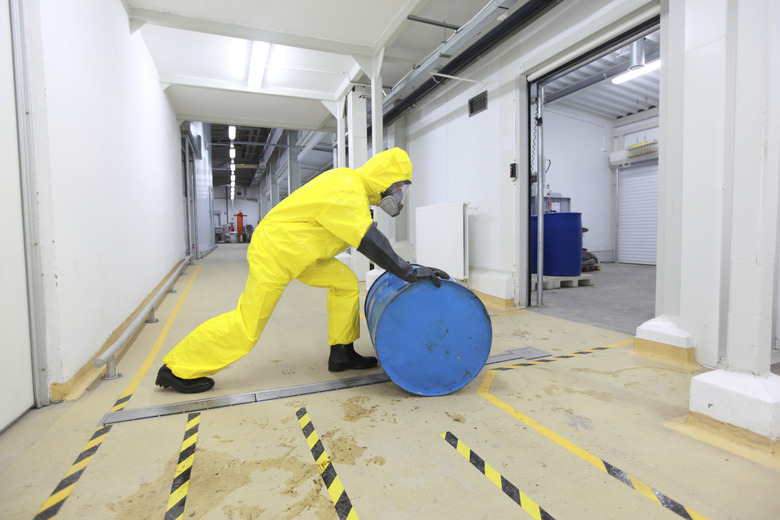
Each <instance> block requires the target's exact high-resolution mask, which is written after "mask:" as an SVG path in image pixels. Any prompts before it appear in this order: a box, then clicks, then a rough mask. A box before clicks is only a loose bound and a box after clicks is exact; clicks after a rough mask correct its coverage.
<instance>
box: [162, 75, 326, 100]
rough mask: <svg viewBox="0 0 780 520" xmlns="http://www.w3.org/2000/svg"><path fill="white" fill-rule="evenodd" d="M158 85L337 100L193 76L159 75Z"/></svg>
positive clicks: (323, 93)
mask: <svg viewBox="0 0 780 520" xmlns="http://www.w3.org/2000/svg"><path fill="white" fill-rule="evenodd" d="M160 83H161V84H163V85H164V86H165V88H167V87H168V86H169V85H183V86H186V87H200V88H209V89H215V90H231V91H233V92H246V93H249V94H260V95H266V96H279V97H292V98H300V99H313V100H316V101H335V100H336V99H337V98H336V96H335V95H334V94H333V92H328V91H324V90H301V89H293V88H279V87H260V88H252V87H249V86H248V85H246V84H245V83H237V82H233V81H224V80H218V79H209V78H199V77H195V76H183V75H180V74H161V75H160Z"/></svg>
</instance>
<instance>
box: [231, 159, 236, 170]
mask: <svg viewBox="0 0 780 520" xmlns="http://www.w3.org/2000/svg"><path fill="white" fill-rule="evenodd" d="M230 171H231V172H234V171H236V163H234V162H232V161H231V163H230Z"/></svg>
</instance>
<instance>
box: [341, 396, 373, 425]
mask: <svg viewBox="0 0 780 520" xmlns="http://www.w3.org/2000/svg"><path fill="white" fill-rule="evenodd" d="M368 401H370V399H369V398H368V397H365V396H356V397H351V398H349V399H347V400H346V401H344V402H343V403H341V406H342V407H343V408H344V420H345V421H349V422H356V421H359V420H361V419H366V418H370V417H371V416H373V414H374V412H376V410H377V409H378V408H379V406H378V405H374V406H371V407H370V408H367V407H366V406H365V404H366V403H367V402H368Z"/></svg>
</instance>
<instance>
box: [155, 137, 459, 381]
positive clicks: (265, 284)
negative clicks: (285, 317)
mask: <svg viewBox="0 0 780 520" xmlns="http://www.w3.org/2000/svg"><path fill="white" fill-rule="evenodd" d="M411 180H412V163H411V161H410V160H409V156H408V155H407V154H406V152H404V151H403V150H401V149H399V148H393V149H391V150H387V151H384V152H381V153H378V154H376V155H375V156H374V157H372V158H371V159H370V160H369V161H368V162H367V163H366V164H365V165H364V166H363V167H361V168H358V169H357V170H352V169H349V168H337V169H333V170H330V171H328V172H325V173H323V174H321V175H319V176H318V177H316V178H315V179H313V180H312V181H310V182H309V183H307V184H306V185H304V186H302V187H301V188H299V189H298V190H296V191H294V192H293V193H291V194H290V196H289V197H287V198H286V199H284V200H283V201H282V202H280V203H279V204H278V205H277V206H276V207H274V208H273V209H272V210H271V211H269V212H268V214H267V215H266V216H265V218H264V219H263V220H262V221H261V222H260V224H258V226H257V229H255V231H254V233H253V234H252V240H251V242H250V244H249V250H248V252H247V261H248V262H249V277H248V279H247V282H246V287H245V288H244V292H243V294H241V297H240V298H239V300H238V307H237V308H236V309H234V310H232V311H230V312H227V313H225V314H222V315H220V316H217V317H215V318H212V319H210V320H208V321H206V322H204V323H203V324H201V325H200V326H199V327H197V328H196V329H195V330H194V331H192V332H191V333H190V334H189V335H188V336H187V337H185V338H184V339H183V340H182V341H181V342H180V343H179V344H178V345H176V346H175V347H174V348H173V350H171V352H170V353H168V355H167V356H165V357H164V358H163V363H164V365H163V366H162V367H161V368H160V370H159V371H158V373H157V380H156V384H157V385H158V386H161V387H163V388H168V387H172V388H173V389H175V390H178V391H179V392H183V393H197V392H204V391H206V390H209V389H210V388H211V387H213V386H214V380H213V379H211V378H210V377H208V376H210V375H213V374H216V373H217V372H219V371H220V370H222V369H223V368H225V367H226V366H228V365H230V364H231V363H233V362H235V361H237V360H238V359H240V358H242V357H243V356H245V355H246V354H247V353H248V352H249V351H250V350H252V348H253V347H254V346H255V343H257V341H258V339H259V338H260V334H261V333H262V331H263V328H264V327H265V324H266V323H267V322H268V319H269V318H270V316H271V313H272V312H273V310H274V307H275V306H276V303H277V302H278V301H279V298H280V297H281V295H282V292H283V291H284V289H285V287H286V286H287V284H288V283H290V281H292V280H293V279H298V280H300V281H301V282H303V283H305V284H307V285H311V286H314V287H322V288H327V289H328V296H327V308H328V344H329V345H330V357H329V358H328V369H329V370H330V371H331V372H340V371H342V370H347V369H365V368H373V367H375V366H376V365H377V359H376V358H375V357H364V356H361V355H360V354H358V353H356V352H355V349H354V346H353V342H354V341H355V340H356V339H357V338H358V337H359V336H360V323H359V319H360V318H359V302H358V299H359V290H358V280H357V277H356V276H355V274H354V273H353V272H352V271H351V270H350V269H349V268H348V267H347V266H345V265H344V264H343V263H342V262H340V261H339V260H336V259H335V258H334V257H335V256H336V255H337V254H339V253H341V252H342V251H344V250H345V249H346V248H347V247H349V246H352V247H356V248H357V250H358V251H359V252H361V253H362V254H364V255H365V256H366V257H368V258H369V259H370V260H371V261H373V262H374V263H375V264H376V265H378V266H379V267H382V268H383V269H385V270H387V271H389V272H390V273H392V274H394V275H396V276H398V277H399V278H401V279H403V280H406V281H408V282H415V281H420V280H430V281H431V282H433V283H434V284H435V285H436V286H437V287H438V286H440V285H441V283H440V282H439V278H445V279H446V278H449V276H448V275H447V273H445V272H443V271H441V270H439V269H435V268H428V267H421V266H418V267H416V268H414V267H412V266H411V265H410V264H409V263H408V262H406V261H405V260H403V259H402V258H400V257H399V256H398V255H397V254H396V253H395V252H394V251H393V249H392V247H391V246H390V242H389V241H388V240H387V238H386V237H385V236H384V235H383V234H382V233H381V232H380V231H379V230H378V229H377V227H376V224H375V223H374V221H373V218H372V216H371V212H370V208H369V205H375V206H376V205H379V207H380V208H382V209H383V210H384V211H386V212H387V213H389V214H390V215H392V216H396V215H398V213H399V212H400V210H401V208H402V207H403V201H404V198H405V196H406V192H407V191H408V189H409V185H410V184H411Z"/></svg>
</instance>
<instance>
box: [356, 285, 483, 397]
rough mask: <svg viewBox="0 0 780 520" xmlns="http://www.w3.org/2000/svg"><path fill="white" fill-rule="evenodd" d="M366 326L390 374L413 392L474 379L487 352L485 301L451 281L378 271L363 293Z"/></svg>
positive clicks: (446, 388) (446, 389)
mask: <svg viewBox="0 0 780 520" xmlns="http://www.w3.org/2000/svg"><path fill="white" fill-rule="evenodd" d="M365 312H366V319H367V321H368V330H369V332H370V334H371V342H372V343H373V344H374V348H375V349H376V352H377V356H378V358H379V362H380V363H381V364H382V368H383V369H384V370H385V372H386V373H387V375H388V376H389V377H390V379H391V380H392V381H393V382H394V383H395V384H397V385H398V386H400V387H401V388H403V389H404V390H406V391H408V392H411V393H413V394H417V395H425V396H435V395H447V394H450V393H452V392H454V391H456V390H458V389H460V388H462V387H464V386H466V385H467V384H468V383H469V382H470V381H471V380H472V379H474V378H475V377H476V376H477V374H478V373H479V371H480V370H482V367H483V366H484V365H485V362H486V361H487V358H488V356H489V355H490V344H491V342H492V340H493V330H492V327H491V325H490V317H489V316H488V313H487V311H486V310H485V306H484V305H483V304H482V302H481V301H480V300H479V298H477V297H476V295H474V293H472V292H471V291H469V290H468V289H467V288H465V287H463V286H462V285H460V284H458V283H457V282H454V281H452V280H442V281H441V287H438V288H437V287H436V286H434V285H433V282H430V281H426V282H416V283H411V284H410V283H408V282H405V281H403V280H401V279H399V278H398V277H396V276H394V275H392V274H390V273H387V272H386V273H384V274H382V275H381V276H380V277H379V278H377V280H376V281H375V282H374V284H373V285H372V286H371V288H370V289H369V291H368V294H367V295H366V303H365Z"/></svg>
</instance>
